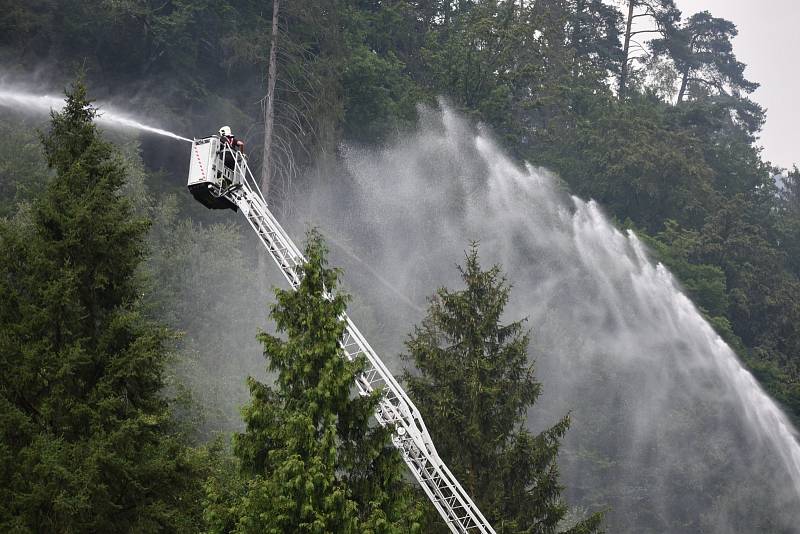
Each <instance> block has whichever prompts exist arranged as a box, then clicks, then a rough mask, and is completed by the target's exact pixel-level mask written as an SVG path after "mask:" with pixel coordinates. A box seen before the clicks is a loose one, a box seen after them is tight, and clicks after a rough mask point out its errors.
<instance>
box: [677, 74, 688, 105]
mask: <svg viewBox="0 0 800 534" xmlns="http://www.w3.org/2000/svg"><path fill="white" fill-rule="evenodd" d="M688 82H689V67H686V68H685V69H684V70H683V75H682V76H681V88H680V90H679V91H678V103H681V102H683V96H684V95H685V94H686V85H687V84H688Z"/></svg>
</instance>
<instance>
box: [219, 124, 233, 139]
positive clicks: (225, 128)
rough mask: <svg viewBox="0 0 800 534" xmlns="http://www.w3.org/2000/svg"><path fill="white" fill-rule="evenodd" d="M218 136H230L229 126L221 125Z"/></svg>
mask: <svg viewBox="0 0 800 534" xmlns="http://www.w3.org/2000/svg"><path fill="white" fill-rule="evenodd" d="M219 136H220V137H230V136H231V127H230V126H223V127H222V128H220V129H219Z"/></svg>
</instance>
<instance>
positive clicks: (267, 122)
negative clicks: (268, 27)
mask: <svg viewBox="0 0 800 534" xmlns="http://www.w3.org/2000/svg"><path fill="white" fill-rule="evenodd" d="M279 8H280V0H272V38H271V42H270V49H269V70H268V72H267V98H266V102H265V103H264V157H263V158H262V161H261V192H262V193H263V194H264V198H265V199H266V198H267V196H268V195H269V186H270V182H271V181H272V132H273V130H274V127H275V78H277V75H278V72H277V71H278V65H277V63H278V62H277V56H278V10H279Z"/></svg>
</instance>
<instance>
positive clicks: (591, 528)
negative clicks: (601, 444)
mask: <svg viewBox="0 0 800 534" xmlns="http://www.w3.org/2000/svg"><path fill="white" fill-rule="evenodd" d="M459 271H460V273H461V278H462V279H463V280H464V283H465V286H466V287H465V288H464V289H463V290H461V291H450V290H448V289H446V288H441V289H439V290H438V291H437V292H436V294H435V295H434V296H433V297H432V298H431V300H430V307H429V309H428V313H427V315H426V317H425V318H424V319H423V321H422V324H421V325H419V326H416V327H415V328H414V331H413V333H412V334H411V335H410V336H409V339H408V340H407V342H406V347H407V349H408V354H407V355H406V356H405V358H406V359H408V360H410V361H411V362H413V363H414V365H415V366H416V368H417V369H418V371H419V372H418V373H414V374H411V373H406V376H405V379H406V382H407V384H408V387H409V390H410V394H411V396H412V398H413V399H414V402H415V403H416V405H417V407H418V408H419V410H420V412H421V413H422V416H423V418H424V420H425V423H426V425H427V427H428V429H429V431H430V432H431V435H432V437H433V441H434V443H435V444H436V448H437V451H438V452H439V455H440V456H441V457H442V459H443V460H444V461H445V463H447V465H448V466H449V467H450V469H451V470H452V471H453V473H454V474H455V476H456V478H457V479H458V480H459V481H460V482H461V483H462V485H463V486H464V488H465V489H466V491H467V493H468V494H469V495H470V496H472V498H473V499H474V500H475V502H476V504H478V506H479V508H480V509H481V511H482V512H483V514H484V515H485V516H486V518H487V519H488V520H489V521H490V522H491V523H492V525H493V526H494V528H495V530H496V531H497V532H504V533H511V532H525V533H536V534H551V533H555V532H556V531H557V528H558V527H559V523H560V522H561V520H562V519H563V518H564V517H565V515H566V513H567V507H566V504H565V503H564V501H563V500H562V499H561V497H560V492H561V489H562V488H561V486H560V485H559V482H558V468H557V464H556V456H557V455H558V449H559V446H560V442H561V439H562V438H563V436H564V434H565V432H566V431H567V429H568V427H569V417H568V416H566V417H564V418H563V419H561V420H560V421H558V422H557V423H556V424H555V425H554V426H553V427H551V428H549V429H547V430H545V431H544V432H542V433H540V434H538V435H533V434H532V433H530V432H529V431H528V430H526V429H525V428H524V423H525V418H526V414H527V412H528V410H529V409H530V408H531V407H532V406H533V405H534V403H535V402H536V399H537V398H538V397H539V394H540V392H541V384H540V383H539V382H537V381H536V378H535V376H534V370H533V366H532V365H531V364H530V363H529V362H528V356H527V347H528V343H529V341H530V335H529V333H528V332H527V331H526V330H525V329H524V326H523V321H514V322H511V323H508V324H504V323H503V322H502V315H503V310H504V309H505V306H506V304H507V303H508V298H509V293H510V286H509V285H508V283H507V282H506V280H505V278H504V276H503V274H502V273H501V270H500V268H499V267H498V266H494V267H492V268H491V269H489V270H486V271H484V270H482V269H481V266H480V264H479V261H478V250H477V246H476V245H473V246H472V248H471V250H470V251H469V252H468V253H467V255H466V264H465V265H464V266H463V267H462V266H459ZM600 520H601V516H600V515H599V514H595V515H593V516H592V517H590V518H588V519H586V520H584V521H582V522H580V523H578V524H577V525H574V526H572V528H570V529H569V530H567V531H566V532H569V533H572V534H577V533H591V532H597V531H598V529H599V524H600Z"/></svg>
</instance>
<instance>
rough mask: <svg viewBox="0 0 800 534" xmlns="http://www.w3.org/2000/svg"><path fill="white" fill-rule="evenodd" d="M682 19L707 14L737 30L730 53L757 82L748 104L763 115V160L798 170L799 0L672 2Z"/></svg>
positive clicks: (799, 129) (752, 79) (761, 141)
mask: <svg viewBox="0 0 800 534" xmlns="http://www.w3.org/2000/svg"><path fill="white" fill-rule="evenodd" d="M675 3H676V4H677V5H678V8H679V9H680V10H681V11H682V12H683V16H684V18H685V17H688V16H690V15H692V14H694V13H697V12H698V11H710V12H711V14H712V15H713V16H715V17H722V18H725V19H728V20H730V21H732V22H733V23H734V24H736V27H737V28H738V29H739V35H738V36H737V37H736V38H735V39H734V40H733V51H734V53H735V54H736V56H737V58H738V59H739V61H741V62H743V63H744V64H746V65H747V69H746V70H745V77H746V78H747V79H748V80H751V81H754V82H758V83H760V84H761V87H759V88H758V89H756V91H755V92H753V94H752V95H751V98H753V100H755V101H756V102H758V103H759V104H761V105H762V106H764V107H765V108H766V109H767V123H766V124H765V125H764V130H763V132H762V134H761V140H760V143H761V145H763V147H764V153H763V155H764V158H765V159H767V160H769V161H771V162H772V163H773V164H775V165H779V166H781V167H790V166H791V165H792V164H793V163H796V164H797V165H798V166H800V142H799V141H800V105H798V99H800V35H798V33H800V29H799V28H798V23H799V22H800V0H676V2H675Z"/></svg>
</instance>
